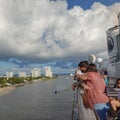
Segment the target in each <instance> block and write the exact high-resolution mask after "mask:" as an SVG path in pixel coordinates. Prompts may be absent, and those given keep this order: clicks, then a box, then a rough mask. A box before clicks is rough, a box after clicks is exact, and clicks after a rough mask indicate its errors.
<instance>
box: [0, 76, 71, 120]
mask: <svg viewBox="0 0 120 120" xmlns="http://www.w3.org/2000/svg"><path fill="white" fill-rule="evenodd" d="M71 84H72V78H71V77H70V76H59V77H58V78H57V79H54V80H47V81H36V82H34V83H32V84H26V85H24V86H22V87H18V88H16V89H15V90H14V91H12V92H11V93H9V94H6V95H3V96H0V120H71V114H72V101H73V92H72V90H71V88H70V86H71ZM55 90H57V91H58V92H57V94H55Z"/></svg>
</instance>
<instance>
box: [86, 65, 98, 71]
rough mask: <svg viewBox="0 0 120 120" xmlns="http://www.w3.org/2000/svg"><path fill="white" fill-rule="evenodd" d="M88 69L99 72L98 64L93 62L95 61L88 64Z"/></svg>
mask: <svg viewBox="0 0 120 120" xmlns="http://www.w3.org/2000/svg"><path fill="white" fill-rule="evenodd" d="M87 71H88V72H98V70H97V67H96V65H95V64H93V63H90V64H89V65H88V68H87Z"/></svg>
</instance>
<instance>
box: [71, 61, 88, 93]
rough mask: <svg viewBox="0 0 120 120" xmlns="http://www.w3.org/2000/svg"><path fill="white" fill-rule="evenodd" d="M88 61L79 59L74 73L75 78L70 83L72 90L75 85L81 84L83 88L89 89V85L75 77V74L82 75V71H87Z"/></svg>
mask: <svg viewBox="0 0 120 120" xmlns="http://www.w3.org/2000/svg"><path fill="white" fill-rule="evenodd" d="M88 64H89V63H88V61H86V60H85V61H81V62H80V63H79V64H78V68H77V70H76V71H75V75H74V80H77V81H76V82H75V83H73V84H72V90H73V91H74V90H75V88H76V86H81V87H82V88H84V89H89V87H88V86H87V85H86V84H85V82H83V81H82V80H80V79H78V78H77V75H82V74H84V73H86V72H87V66H88Z"/></svg>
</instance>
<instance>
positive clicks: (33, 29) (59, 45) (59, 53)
mask: <svg viewBox="0 0 120 120" xmlns="http://www.w3.org/2000/svg"><path fill="white" fill-rule="evenodd" d="M43 6H44V7H43ZM119 12H120V2H119V0H100V1H95V0H88V1H85V0H67V1H66V0H37V1H35V0H29V1H28V0H22V1H19V0H15V2H13V0H9V1H7V0H6V1H5V0H1V2H0V23H1V24H0V74H2V73H5V72H6V71H13V72H16V73H17V72H18V71H26V72H28V73H30V72H31V69H33V68H34V67H38V68H41V71H44V67H45V66H50V67H51V68H52V70H53V73H71V72H74V70H75V68H76V67H77V64H78V62H79V61H81V60H86V59H88V56H89V55H90V54H94V55H95V56H96V57H102V58H106V56H107V44H106V30H107V29H108V28H110V27H113V26H114V25H116V24H117V22H118V21H117V14H118V13H119Z"/></svg>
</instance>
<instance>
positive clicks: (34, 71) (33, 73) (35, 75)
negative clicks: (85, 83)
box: [32, 68, 41, 77]
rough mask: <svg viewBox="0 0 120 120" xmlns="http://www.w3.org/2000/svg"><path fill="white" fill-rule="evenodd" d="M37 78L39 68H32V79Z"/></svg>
mask: <svg viewBox="0 0 120 120" xmlns="http://www.w3.org/2000/svg"><path fill="white" fill-rule="evenodd" d="M38 76H41V72H40V69H39V68H34V69H33V70H32V77H38Z"/></svg>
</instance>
